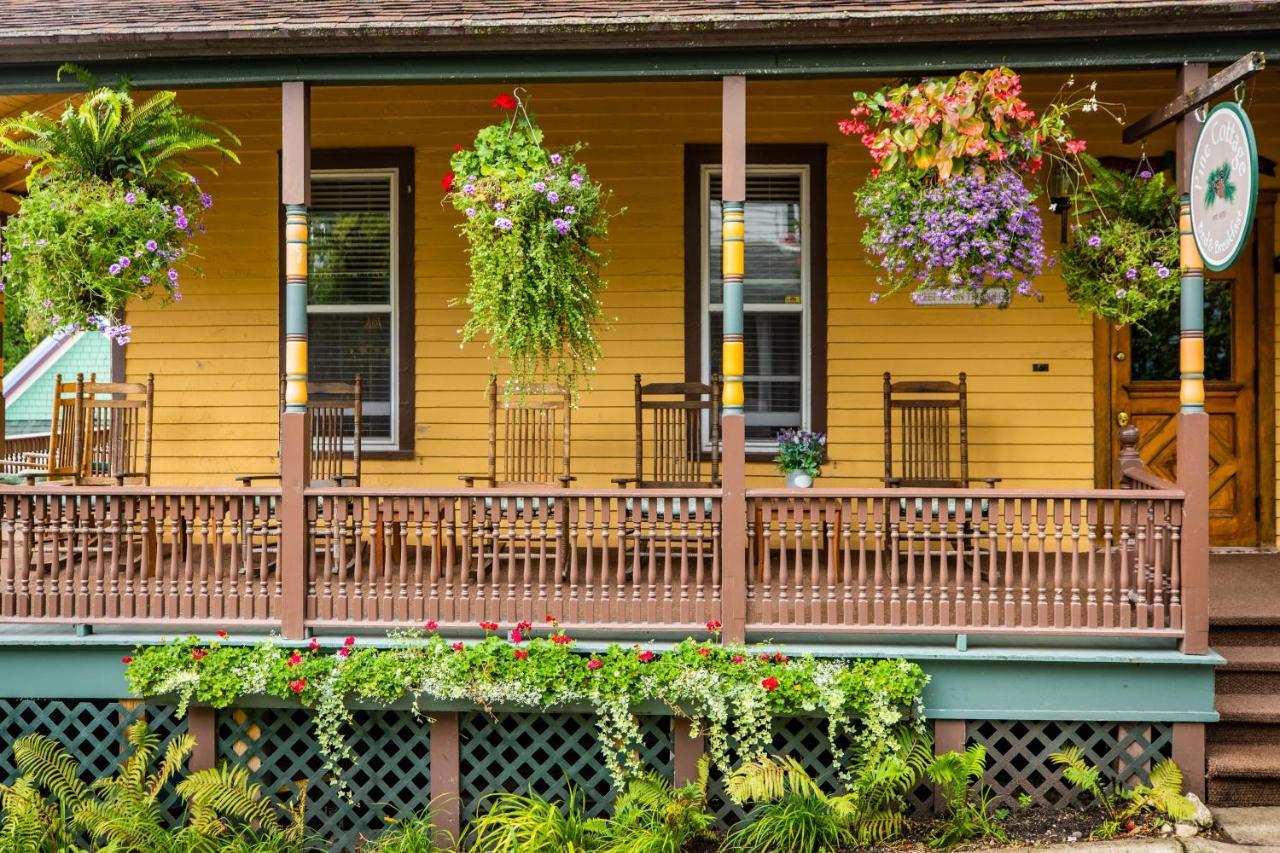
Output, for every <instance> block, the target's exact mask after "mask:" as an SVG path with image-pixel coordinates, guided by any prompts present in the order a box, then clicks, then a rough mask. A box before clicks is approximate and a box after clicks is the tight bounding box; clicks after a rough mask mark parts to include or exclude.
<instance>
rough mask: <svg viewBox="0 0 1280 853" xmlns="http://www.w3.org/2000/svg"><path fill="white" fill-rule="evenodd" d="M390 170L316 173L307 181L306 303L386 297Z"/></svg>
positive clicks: (371, 301)
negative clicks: (356, 173) (359, 173)
mask: <svg viewBox="0 0 1280 853" xmlns="http://www.w3.org/2000/svg"><path fill="white" fill-rule="evenodd" d="M391 177H392V176H391V175H372V176H350V177H346V176H340V175H317V176H315V177H314V178H313V179H312V182H311V208H310V214H311V245H310V247H309V252H308V254H309V258H310V264H309V267H310V271H309V278H308V279H307V288H308V300H309V301H310V303H311V304H312V305H353V304H354V305H387V304H389V303H390V302H391V253H392V245H391V234H392V231H391V228H392V225H391Z"/></svg>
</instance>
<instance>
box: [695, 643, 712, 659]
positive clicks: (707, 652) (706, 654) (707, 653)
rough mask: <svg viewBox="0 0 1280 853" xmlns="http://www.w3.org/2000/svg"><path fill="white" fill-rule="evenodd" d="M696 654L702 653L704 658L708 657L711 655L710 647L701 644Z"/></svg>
mask: <svg viewBox="0 0 1280 853" xmlns="http://www.w3.org/2000/svg"><path fill="white" fill-rule="evenodd" d="M698 654H700V655H702V656H703V657H704V658H705V657H709V656H710V655H711V649H709V648H707V647H706V646H703V647H702V648H700V649H698Z"/></svg>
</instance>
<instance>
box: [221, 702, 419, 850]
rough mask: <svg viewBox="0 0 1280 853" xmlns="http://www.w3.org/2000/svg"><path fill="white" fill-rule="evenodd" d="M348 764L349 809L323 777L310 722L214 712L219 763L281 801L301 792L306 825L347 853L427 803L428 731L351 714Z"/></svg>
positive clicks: (297, 712)
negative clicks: (240, 770)
mask: <svg viewBox="0 0 1280 853" xmlns="http://www.w3.org/2000/svg"><path fill="white" fill-rule="evenodd" d="M346 736H347V743H348V744H349V745H350V746H351V749H352V751H353V754H354V755H355V763H354V764H353V765H352V766H351V767H350V769H348V770H347V772H346V775H345V778H346V780H347V784H348V785H349V786H350V788H351V793H352V797H351V802H347V801H345V800H344V799H343V798H342V797H341V796H340V795H339V793H338V790H337V787H336V786H335V785H334V784H333V780H332V778H331V777H328V776H326V775H325V772H324V761H323V758H322V757H321V754H320V748H319V744H318V743H317V742H316V738H315V730H314V728H313V724H312V719H311V715H310V714H309V713H308V712H306V711H304V710H302V709H300V708H299V709H285V708H236V709H232V710H229V711H219V712H218V755H219V757H220V758H222V759H225V760H227V761H232V762H236V763H239V764H243V765H245V766H247V767H248V768H249V769H250V771H252V773H253V774H254V776H255V778H256V780H257V781H258V782H260V783H261V784H262V786H263V787H264V788H265V789H266V790H268V791H270V792H272V793H273V794H275V795H276V796H277V797H279V798H280V799H281V800H282V801H284V800H288V799H290V798H291V797H293V796H294V795H295V794H296V792H297V790H298V789H297V784H298V783H299V782H305V783H306V785H307V823H308V825H309V826H310V828H311V829H312V830H314V831H315V832H317V833H319V834H320V835H321V836H322V837H323V838H324V839H325V840H326V841H328V843H329V844H330V845H331V848H330V849H335V850H337V849H343V850H349V849H353V848H354V847H355V846H356V845H357V842H358V841H359V840H360V838H361V837H365V838H369V837H372V836H374V835H376V834H377V833H379V832H381V831H382V830H383V829H385V828H386V827H387V825H388V823H387V821H388V819H400V818H404V817H407V816H409V815H410V814H413V813H414V812H416V811H421V810H425V809H426V808H427V807H428V806H429V805H430V802H431V772H430V768H431V746H430V724H429V722H428V721H427V720H426V719H424V718H418V717H415V716H414V715H413V714H412V713H411V712H408V711H356V712H355V718H354V724H353V726H352V728H351V729H350V730H348V732H347V735H346Z"/></svg>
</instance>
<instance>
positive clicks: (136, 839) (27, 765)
mask: <svg viewBox="0 0 1280 853" xmlns="http://www.w3.org/2000/svg"><path fill="white" fill-rule="evenodd" d="M128 740H129V744H130V746H131V747H132V753H131V754H130V755H129V757H128V758H126V759H125V760H124V761H123V762H121V764H120V768H119V770H118V771H117V772H116V775H114V776H109V777H104V778H102V779H98V780H96V781H94V782H93V783H92V784H89V785H86V784H85V783H84V782H83V781H82V780H81V778H80V768H79V767H78V766H77V764H76V762H75V760H74V759H73V758H72V757H71V756H70V755H69V754H68V753H67V752H66V750H64V749H63V748H62V747H61V746H60V745H59V744H58V743H57V742H55V741H53V740H51V739H49V738H47V737H45V736H43V735H38V734H36V735H28V736H27V737H24V738H20V739H18V740H17V741H15V742H14V745H13V754H14V761H15V763H16V764H17V766H18V770H19V771H20V772H21V774H22V777H21V778H20V779H19V780H18V781H17V782H15V783H14V784H13V785H11V786H8V787H6V786H2V785H0V808H2V809H3V821H2V822H0V851H4V853H9V851H13V853H17V851H23V853H43V851H50V853H53V851H63V850H80V849H81V848H80V847H79V846H77V845H78V837H79V835H78V834H79V833H83V835H84V836H85V837H86V838H87V839H88V840H89V844H90V849H94V850H104V851H107V850H109V851H112V853H130V852H131V851H137V853H166V852H167V851H172V853H202V851H215V850H217V851H225V850H243V851H250V850H253V851H264V853H265V851H299V850H302V849H303V848H304V845H305V837H304V829H303V825H304V824H303V821H304V808H305V798H304V797H303V796H302V795H301V794H300V795H299V797H298V798H297V799H296V800H295V801H294V803H293V805H292V806H291V807H289V808H288V809H284V810H283V813H282V810H281V808H280V807H279V806H277V805H275V803H274V802H273V801H271V800H270V799H269V798H267V797H264V796H263V794H262V791H261V788H260V787H259V786H258V785H256V784H254V783H252V782H250V780H249V774H248V771H246V770H244V769H243V768H218V769H210V770H202V771H199V772H196V773H192V774H190V775H188V776H187V777H186V778H185V779H183V780H182V781H181V782H178V783H177V785H176V790H177V792H178V794H179V795H180V796H181V797H182V798H183V799H184V800H185V801H186V803H187V806H188V821H187V824H186V825H185V826H178V827H171V826H169V820H168V817H167V816H166V814H165V812H164V809H163V808H162V807H161V804H160V800H159V797H160V794H161V792H162V790H163V789H164V788H165V786H166V785H169V784H170V783H172V782H173V781H174V780H175V779H176V777H177V776H178V774H179V773H180V772H181V770H182V768H183V766H184V764H185V763H186V760H187V758H188V756H190V754H191V750H192V749H193V748H194V747H195V740H194V739H193V738H192V737H191V736H190V735H186V734H184V735H179V736H178V737H175V738H174V739H173V740H172V741H170V743H169V746H168V747H167V748H166V749H165V751H164V753H163V754H162V755H161V754H159V753H158V744H159V742H158V740H157V738H156V737H155V735H154V734H152V733H151V732H150V731H149V730H148V728H147V724H146V723H145V722H143V721H139V722H138V723H135V724H134V725H133V726H132V727H131V728H130V729H129V734H128ZM157 758H158V759H159V761H158V763H157ZM46 795H47V796H46ZM281 818H284V819H285V821H284V823H283V825H282V823H281Z"/></svg>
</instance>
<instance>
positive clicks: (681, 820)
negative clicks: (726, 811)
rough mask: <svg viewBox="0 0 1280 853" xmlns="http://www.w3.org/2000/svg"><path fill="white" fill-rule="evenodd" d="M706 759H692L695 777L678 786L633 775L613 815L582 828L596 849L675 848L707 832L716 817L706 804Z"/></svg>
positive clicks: (641, 851) (645, 852)
mask: <svg viewBox="0 0 1280 853" xmlns="http://www.w3.org/2000/svg"><path fill="white" fill-rule="evenodd" d="M708 770H709V762H708V759H707V757H706V756H705V755H704V756H703V757H702V758H701V759H699V760H698V777H697V779H695V780H694V781H692V782H690V783H689V784H687V785H683V786H681V787H679V788H674V787H672V785H671V783H670V782H668V781H667V780H666V779H664V778H663V777H662V776H660V775H658V774H656V773H647V774H645V775H643V776H640V777H638V778H636V779H633V780H632V781H631V783H630V784H629V785H628V786H627V790H626V791H624V792H623V793H622V795H621V796H619V797H618V801H617V803H616V804H615V807H614V816H613V817H612V818H610V819H609V820H600V819H595V820H592V821H589V822H588V828H589V829H590V830H591V831H592V833H593V834H594V835H595V836H596V839H597V841H598V846H597V847H596V848H595V849H598V850H599V851H601V853H680V851H682V850H684V849H685V848H686V847H687V846H688V845H689V844H690V842H693V841H696V840H699V839H705V838H708V837H710V834H711V830H712V828H713V827H714V826H715V822H716V817H715V815H714V814H712V813H711V812H710V811H709V810H708V809H707V776H708Z"/></svg>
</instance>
